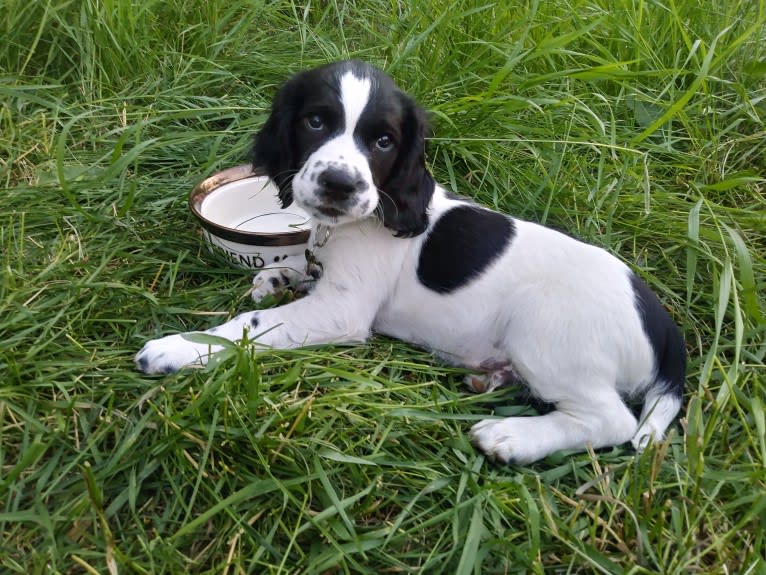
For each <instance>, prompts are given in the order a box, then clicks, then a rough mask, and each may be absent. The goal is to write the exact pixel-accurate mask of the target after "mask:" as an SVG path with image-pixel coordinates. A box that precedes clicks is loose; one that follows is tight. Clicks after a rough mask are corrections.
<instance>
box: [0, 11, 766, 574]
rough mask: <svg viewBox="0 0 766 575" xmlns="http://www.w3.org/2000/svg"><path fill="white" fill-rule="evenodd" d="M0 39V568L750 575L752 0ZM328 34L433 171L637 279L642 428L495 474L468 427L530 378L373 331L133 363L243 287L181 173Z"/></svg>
mask: <svg viewBox="0 0 766 575" xmlns="http://www.w3.org/2000/svg"><path fill="white" fill-rule="evenodd" d="M0 36H1V37H2V42H0V185H1V186H2V188H3V190H2V196H1V197H0V207H1V208H0V261H1V263H2V272H0V534H1V538H0V572H1V573H3V574H5V573H9V574H10V573H24V574H36V573H110V574H114V573H211V574H212V573H221V574H232V575H234V574H239V573H254V574H259V573H374V574H379V573H427V574H430V573H446V574H460V575H464V574H469V573H470V574H479V573H482V574H483V573H543V572H551V573H570V572H571V573H656V572H659V573H675V574H688V573H741V574H747V573H753V574H756V573H766V563H765V562H764V559H763V556H764V553H765V552H766V549H765V547H766V545H764V531H766V423H764V402H765V401H766V391H765V390H764V382H765V381H766V369H764V366H763V361H764V354H765V353H766V327H765V324H764V313H766V310H765V309H764V296H763V294H764V291H765V290H766V138H765V136H766V130H765V128H764V118H766V104H765V99H766V82H765V81H764V79H765V77H766V1H764V0H715V1H705V0H645V1H644V0H609V1H607V0H562V1H561V2H538V1H535V0H530V1H528V2H519V3H515V2H506V1H494V2H493V1H490V0H465V1H463V0H455V1H448V0H416V1H415V2H399V1H394V0H369V1H359V2H353V1H349V2H342V1H339V0H322V1H319V0H318V1H315V2H308V1H307V2H306V3H301V4H297V3H291V2H267V1H265V0H264V1H257V0H253V1H245V0H229V1H223V0H207V1H206V0H188V1H185V2H181V1H180V0H163V1H159V0H146V1H143V2H138V1H131V0H81V1H79V2H71V1H69V2H67V1H62V0H49V1H43V0H39V1H35V0H33V1H31V2H30V1H26V2H22V1H20V0H0ZM349 56H350V57H358V58H362V59H366V60H368V61H370V62H372V63H374V64H377V65H380V66H382V67H384V68H385V69H387V70H388V71H389V72H390V73H391V74H392V75H393V76H394V77H395V79H396V80H397V81H398V82H399V84H400V85H401V86H403V87H404V88H405V89H406V90H407V91H409V92H410V93H411V94H413V95H414V96H415V97H417V98H418V99H419V100H420V101H421V102H422V103H423V105H424V106H425V107H426V108H428V109H429V110H430V112H431V117H432V121H433V124H434V137H433V139H432V140H431V141H430V144H429V146H430V147H429V156H428V159H429V162H430V165H431V167H432V169H433V172H434V173H435V175H436V176H437V179H439V180H440V181H441V182H443V183H445V184H446V185H447V186H449V187H450V188H453V189H454V190H456V191H459V192H461V193H464V194H467V195H470V196H473V197H475V198H477V199H478V200H479V201H481V202H482V203H484V204H486V205H489V206H493V207H496V208H498V209H501V210H503V211H506V212H508V213H513V214H515V215H518V216H521V217H524V218H527V219H532V220H535V221H539V222H544V223H547V224H549V225H552V226H555V227H557V228H560V229H563V230H565V231H567V232H568V233H570V234H573V235H575V236H578V237H580V238H583V239H586V240H588V241H590V242H593V243H595V244H597V245H601V246H604V247H606V248H607V249H609V250H610V251H612V252H613V253H615V254H617V255H618V256H619V257H620V258H622V259H623V260H625V261H626V262H627V263H628V264H629V265H631V266H632V267H634V269H636V270H638V271H639V273H640V274H641V276H642V277H644V278H645V279H646V280H647V282H648V283H649V284H650V285H651V286H652V287H653V288H654V289H655V290H656V291H657V293H658V294H660V296H661V298H662V300H663V303H664V304H665V305H666V306H667V308H668V309H669V310H671V312H672V314H673V316H674V318H675V319H676V320H677V321H678V323H679V324H680V325H681V326H682V327H683V330H684V333H685V337H686V341H687V346H688V352H689V358H690V365H689V372H688V389H687V394H686V404H685V406H684V409H683V411H682V417H681V419H680V420H679V422H678V423H677V424H675V425H674V427H673V431H672V432H671V434H670V435H669V437H668V438H667V440H666V441H664V442H663V443H662V444H660V445H657V446H654V447H652V448H650V449H648V450H647V451H646V452H645V453H643V454H642V455H640V456H639V455H636V454H635V453H634V452H633V451H632V450H631V449H630V448H629V447H627V446H626V447H622V448H615V449H609V450H603V451H600V452H598V453H595V454H594V453H592V452H591V453H577V454H557V455H555V456H551V457H549V458H547V459H545V460H544V461H542V462H540V463H537V464H535V465H533V466H530V467H505V466H500V465H495V464H492V463H490V462H488V461H486V460H485V459H484V458H483V457H482V456H481V455H479V454H478V453H477V452H476V451H475V450H474V449H473V448H472V447H471V446H470V444H469V443H468V441H467V439H466V431H467V429H468V428H469V427H470V425H471V423H472V422H474V421H476V420H478V419H481V418H483V417H485V416H486V415H487V414H490V413H496V414H515V413H532V412H533V411H532V408H531V407H529V406H528V404H527V403H526V402H525V401H524V393H523V390H514V389H511V390H507V389H506V390H503V391H498V392H494V393H493V394H490V395H484V396H479V395H472V394H469V393H467V391H466V390H465V389H464V388H463V387H462V385H461V381H462V377H463V375H464V374H463V372H461V371H460V370H458V369H455V368H449V367H446V366H444V365H441V364H440V363H439V362H438V361H435V360H434V359H433V358H432V357H430V356H429V355H428V354H427V353H425V352H423V351H420V350H417V349H414V348H412V347H409V346H407V345H405V344H403V343H400V342H396V341H393V340H388V339H385V338H380V337H377V338H374V339H373V340H371V341H370V342H369V343H368V344H366V345H363V346H358V347H344V348H336V349H328V348H323V349H312V350H298V351H292V352H278V353H277V352H275V353H263V354H259V355H257V356H254V355H252V354H251V353H250V352H248V351H247V350H246V349H238V350H237V351H236V352H235V353H232V354H230V356H229V357H228V358H226V359H225V360H224V361H222V362H221V363H220V365H218V366H217V367H216V368H215V369H208V370H186V371H182V372H181V373H179V374H176V375H172V376H166V377H146V376H143V375H141V374H139V373H137V372H136V371H135V370H134V367H133V356H134V354H135V352H136V351H137V350H138V349H139V348H140V347H141V345H142V344H143V342H144V341H146V340H147V339H148V338H151V337H157V336H159V335H161V334H166V333H171V332H176V331H180V330H189V329H199V328H207V327H210V326H212V325H214V324H216V323H220V322H221V321H222V320H224V319H225V318H227V317H228V316H230V315H231V314H234V313H237V312H238V311H242V310H245V309H248V308H249V307H250V301H249V298H248V297H247V293H246V292H247V289H248V287H249V284H250V277H249V275H248V274H247V273H246V272H244V271H237V270H234V269H230V268H229V267H228V266H227V265H226V263H225V262H224V261H223V260H221V259H216V257H214V256H211V255H210V254H209V253H208V252H207V251H206V249H205V248H204V246H203V244H202V242H201V238H200V236H199V233H198V231H197V229H196V225H195V224H194V222H193V220H192V218H191V215H190V213H189V212H188V210H187V207H186V196H187V193H188V191H189V190H190V189H191V187H192V186H193V185H194V184H195V183H197V182H198V181H199V180H200V179H201V178H203V177H205V176H206V175H209V174H211V173H213V172H214V171H217V170H219V169H222V168H225V167H228V166H231V165H234V164H237V163H240V162H241V161H242V160H243V159H244V158H245V156H246V153H247V149H248V146H249V143H250V138H251V134H252V133H253V132H255V131H256V130H257V129H258V127H259V126H260V125H261V123H262V122H263V121H264V120H265V117H266V114H267V109H268V106H269V104H270V100H271V98H272V96H273V95H274V93H275V91H276V88H277V87H278V85H279V84H280V83H281V82H282V81H283V80H284V79H285V78H286V77H287V76H288V75H289V74H290V73H291V72H294V71H298V70H300V69H303V68H306V67H310V66H313V65H316V64H319V63H324V62H327V61H330V60H334V59H338V58H345V57H349Z"/></svg>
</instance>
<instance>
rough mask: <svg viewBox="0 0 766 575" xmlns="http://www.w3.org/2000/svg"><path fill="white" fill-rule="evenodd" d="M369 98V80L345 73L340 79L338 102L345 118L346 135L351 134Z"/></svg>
mask: <svg viewBox="0 0 766 575" xmlns="http://www.w3.org/2000/svg"><path fill="white" fill-rule="evenodd" d="M369 98H370V79H369V78H357V77H356V76H354V74H353V73H352V72H346V73H345V74H343V76H342V77H341V79H340V101H341V103H342V104H343V111H344V114H345V116H346V118H345V119H346V130H345V133H346V134H353V133H354V129H355V128H356V124H357V122H358V121H359V117H360V116H361V115H362V112H363V111H364V107H365V106H366V105H367V101H368V100H369Z"/></svg>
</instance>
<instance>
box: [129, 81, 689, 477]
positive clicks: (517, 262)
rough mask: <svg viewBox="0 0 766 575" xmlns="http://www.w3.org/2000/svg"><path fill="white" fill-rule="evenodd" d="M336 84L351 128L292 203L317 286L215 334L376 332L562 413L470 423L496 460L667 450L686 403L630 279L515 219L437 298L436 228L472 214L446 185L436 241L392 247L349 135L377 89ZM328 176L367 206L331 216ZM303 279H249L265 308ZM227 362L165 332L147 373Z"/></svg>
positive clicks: (295, 339) (267, 274)
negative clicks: (662, 373) (501, 242)
mask: <svg viewBox="0 0 766 575" xmlns="http://www.w3.org/2000/svg"><path fill="white" fill-rule="evenodd" d="M339 85H340V92H341V94H340V99H341V101H342V105H343V109H344V112H345V129H344V130H343V131H342V132H341V133H339V134H336V135H334V136H333V137H332V138H329V139H328V140H327V141H326V143H324V144H323V145H322V146H320V147H319V148H318V149H316V150H315V151H314V152H313V153H312V154H311V155H310V156H309V157H308V158H307V159H306V161H305V162H304V163H303V165H302V166H301V168H300V170H299V171H298V172H297V175H296V176H295V177H294V178H293V180H292V191H293V194H294V199H295V201H296V202H298V203H299V204H300V205H301V206H302V207H304V208H305V209H307V210H308V211H309V212H311V213H312V215H313V216H314V220H315V222H316V225H315V226H314V229H313V230H312V237H311V239H310V244H311V245H312V246H313V251H314V255H315V257H316V258H317V259H318V260H319V261H321V264H322V268H323V275H322V277H321V279H320V280H319V281H317V282H316V284H315V285H314V287H313V289H312V290H311V291H310V293H309V294H308V295H307V296H306V297H304V298H302V299H298V300H296V301H293V302H291V303H289V304H287V305H284V306H282V307H277V308H273V309H266V310H259V311H253V312H247V313H243V314H241V315H239V316H237V317H235V318H233V319H232V320H231V321H228V322H226V323H224V324H223V325H221V326H218V327H216V328H213V329H210V330H207V333H210V334H214V335H216V336H220V337H223V338H226V339H228V340H232V341H236V340H239V339H241V338H242V337H243V335H244V334H245V333H247V336H248V339H250V340H251V341H252V340H253V339H254V340H255V342H256V344H257V345H261V346H267V347H273V348H280V349H282V348H294V347H299V346H306V345H316V344H327V343H341V342H362V341H365V340H366V339H367V338H369V337H370V335H371V334H372V333H373V332H377V333H381V334H386V335H389V336H392V337H395V338H398V339H401V340H404V341H408V342H411V343H413V344H416V345H419V346H423V347H426V348H428V349H431V350H433V351H434V352H436V353H437V354H438V355H439V356H441V357H443V358H446V359H448V360H449V361H451V362H453V363H455V364H459V365H463V366H468V367H469V368H473V369H475V370H477V371H479V372H483V373H484V375H482V376H478V378H477V377H474V378H468V380H469V382H473V386H474V387H475V388H477V389H481V388H489V389H491V388H494V387H496V386H497V385H498V384H501V383H503V381H504V380H505V379H506V376H507V375H508V373H510V372H513V373H514V374H515V375H516V376H518V377H519V378H520V379H522V380H523V381H524V382H526V384H527V385H528V386H529V388H530V389H531V391H532V392H533V393H534V394H535V395H537V396H538V397H540V398H541V399H543V400H544V401H546V402H550V403H552V404H554V405H555V407H556V409H555V410H554V411H551V412H550V413H548V414H546V415H541V416H536V417H511V418H504V419H486V420H484V421H482V422H480V423H478V424H477V425H475V426H474V427H473V429H472V430H471V437H472V440H473V442H474V443H475V445H477V446H478V447H479V448H480V449H482V450H483V451H484V452H485V453H487V454H488V455H489V456H491V457H493V458H496V459H498V460H501V461H514V462H521V463H525V462H531V461H535V460H538V459H540V458H543V457H545V456H546V455H548V454H550V453H552V452H554V451H558V450H562V449H582V448H584V447H585V446H586V445H587V444H590V445H591V446H592V447H593V448H598V447H603V446H611V445H619V444H622V443H624V442H627V441H631V440H632V442H633V444H634V445H635V447H636V448H638V449H641V448H643V447H644V446H645V445H646V443H647V442H648V441H649V440H650V439H652V438H654V439H659V438H661V437H662V436H663V433H664V431H665V429H666V428H667V426H668V425H669V424H670V423H671V421H672V419H673V418H674V417H675V415H676V413H677V412H678V409H679V407H680V402H681V400H680V397H679V395H678V394H676V393H667V392H666V391H664V389H663V386H664V385H666V384H668V383H669V382H662V381H658V380H657V373H658V365H657V361H658V360H657V357H656V354H655V351H654V350H653V347H652V343H651V342H650V339H649V338H648V337H647V334H646V333H645V329H644V326H643V325H642V318H641V316H640V315H639V312H638V311H637V306H636V297H637V296H636V294H635V292H634V287H633V285H632V283H631V274H632V272H631V270H630V269H629V268H628V267H627V266H626V265H625V264H623V263H622V262H620V261H619V260H617V259H616V258H615V257H613V256H611V255H610V254H608V253H607V252H606V251H604V250H602V249H600V248H597V247H594V246H590V245H587V244H584V243H581V242H579V241H576V240H574V239H572V238H570V237H568V236H566V235H564V234H561V233H558V232H556V231H553V230H550V229H548V228H545V227H542V226H540V225H536V224H533V223H530V222H526V221H522V220H517V219H513V220H512V222H513V226H514V234H513V238H512V240H511V241H510V242H509V243H508V246H507V248H506V249H504V250H502V252H501V253H499V255H498V257H497V258H495V259H494V260H493V261H492V262H491V263H490V264H489V265H488V266H487V267H486V269H483V270H482V271H481V273H479V274H478V275H477V276H476V277H473V278H471V280H470V281H468V282H467V283H466V285H463V286H461V287H460V288H459V289H455V290H453V291H450V292H449V293H436V292H435V291H434V290H432V289H429V288H428V287H426V286H425V285H424V284H423V283H422V281H421V278H419V276H418V266H419V259H420V257H421V249H422V247H423V245H424V243H425V242H426V241H427V239H428V237H429V233H430V231H431V230H432V229H433V227H434V226H435V225H436V224H437V223H438V222H439V221H440V219H441V217H442V216H443V215H444V214H445V213H447V212H449V211H450V210H451V209H454V208H455V207H458V206H465V205H467V202H466V200H463V199H459V198H453V197H452V196H451V195H450V194H447V193H446V192H445V190H444V189H443V188H441V187H440V186H436V187H435V189H434V191H433V195H432V197H431V201H430V204H429V206H428V226H429V227H428V230H427V231H426V232H425V233H421V234H419V235H416V236H415V237H410V238H401V237H394V235H393V234H392V233H391V231H390V230H389V229H387V228H386V227H385V226H384V225H383V223H381V221H380V219H379V218H377V217H375V216H374V215H371V214H373V210H375V208H376V206H377V204H378V202H379V198H378V187H377V184H378V183H377V182H375V181H374V176H373V174H372V173H371V169H370V167H369V165H368V160H367V157H368V154H367V152H366V151H365V150H364V149H362V148H360V145H359V143H358V139H355V136H354V134H355V129H356V127H357V123H358V122H359V120H360V117H361V115H362V113H363V110H364V109H365V106H366V105H367V101H368V99H369V98H370V93H371V89H372V85H371V83H370V80H369V79H368V78H365V77H363V76H362V77H359V76H358V75H357V73H355V72H353V71H346V72H345V73H344V74H343V75H342V76H341V78H340V82H339ZM327 166H334V167H335V168H337V169H341V170H345V171H346V172H348V173H351V174H354V175H355V176H358V178H359V179H361V180H364V182H363V183H362V184H361V185H359V189H358V196H359V197H358V198H357V200H356V201H355V202H352V203H350V205H349V206H348V207H347V208H344V211H343V214H340V215H336V216H332V215H327V213H326V212H323V211H321V208H323V207H324V206H325V203H326V200H325V199H323V195H322V190H321V189H320V186H319V185H318V184H317V174H318V173H320V172H321V171H322V169H323V168H325V167H327ZM362 208H364V209H362ZM475 209H482V208H478V207H476V208H475ZM326 226H329V227H326ZM328 230H329V235H327V234H328ZM305 269H306V262H305V261H303V260H302V258H290V259H289V260H287V261H283V262H279V263H278V264H273V265H272V266H268V267H267V268H264V269H263V270H262V271H261V272H260V273H259V274H258V275H257V276H256V278H255V280H254V288H253V290H254V291H253V295H254V297H255V298H256V299H257V298H260V297H263V296H265V295H267V294H268V293H271V292H272V291H273V290H274V287H273V285H272V284H276V283H278V282H272V281H270V279H271V278H272V277H277V276H279V277H284V274H285V273H286V274H287V275H288V276H289V278H290V281H291V283H292V284H293V285H294V286H299V285H301V284H303V282H304V281H306V280H311V279H312V278H309V277H306V275H305ZM216 351H219V347H218V346H215V345H213V346H209V345H204V344H199V343H194V342H192V341H189V340H187V339H185V338H184V335H183V334H177V335H170V336H167V337H163V338H161V339H157V340H153V341H149V342H148V343H147V344H146V345H145V346H144V348H143V349H142V350H141V351H140V352H139V354H138V356H137V363H138V365H139V368H140V369H142V370H143V371H146V372H150V373H152V372H169V371H174V370H177V369H179V368H181V367H183V366H185V365H190V364H204V363H205V362H206V360H207V358H208V356H209V355H210V354H213V353H216ZM640 395H645V396H646V398H645V403H644V407H643V412H642V414H641V416H640V418H639V419H638V420H637V418H636V417H635V416H634V415H633V413H632V412H631V411H630V409H629V408H628V407H627V405H626V404H625V403H624V401H623V398H625V397H636V396H640Z"/></svg>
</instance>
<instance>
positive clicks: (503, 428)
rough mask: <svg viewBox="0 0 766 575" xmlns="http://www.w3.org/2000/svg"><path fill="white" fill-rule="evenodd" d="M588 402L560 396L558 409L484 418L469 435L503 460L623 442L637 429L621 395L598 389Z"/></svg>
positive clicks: (525, 459)
mask: <svg viewBox="0 0 766 575" xmlns="http://www.w3.org/2000/svg"><path fill="white" fill-rule="evenodd" d="M595 395H597V397H594V398H590V400H589V401H587V402H584V401H583V400H579V401H576V402H574V401H561V402H558V403H557V404H556V408H557V409H556V410H555V411H552V412H550V413H548V414H546V415H540V416H534V417H508V418H505V419H485V420H483V421H480V422H479V423H477V424H476V425H474V426H473V428H472V429H471V440H472V442H473V443H474V445H475V446H476V447H478V448H479V449H481V450H482V451H483V452H484V453H486V454H487V455H488V456H489V457H491V458H493V459H495V460H498V461H502V462H505V463H521V464H523V463H531V462H533V461H537V460H538V459H542V458H543V457H545V456H547V455H549V454H551V453H553V452H556V451H561V450H564V449H578V450H582V449H584V448H585V447H586V446H587V445H590V446H591V447H593V448H594V449H597V448H599V447H606V446H610V445H620V444H622V443H625V442H627V441H629V440H630V439H631V438H632V437H633V436H634V434H635V432H636V428H637V422H636V418H635V417H634V416H633V414H632V413H631V411H630V409H629V408H628V406H627V405H625V403H624V402H623V401H622V398H621V397H620V396H619V394H618V393H617V392H616V391H614V390H612V391H609V390H600V392H599V393H598V394H595Z"/></svg>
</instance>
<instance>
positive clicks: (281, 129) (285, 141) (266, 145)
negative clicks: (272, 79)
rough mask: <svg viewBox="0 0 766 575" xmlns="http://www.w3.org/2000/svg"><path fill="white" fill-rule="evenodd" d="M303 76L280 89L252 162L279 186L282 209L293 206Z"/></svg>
mask: <svg viewBox="0 0 766 575" xmlns="http://www.w3.org/2000/svg"><path fill="white" fill-rule="evenodd" d="M299 83H300V75H298V76H294V77H293V78H291V79H290V80H288V81H287V83H286V84H285V85H284V86H282V88H280V90H279V92H278V93H277V95H276V97H275V98H274V102H273V104H272V105H271V114H270V115H269V118H268V119H267V120H266V123H265V124H264V125H263V127H262V128H261V131H260V132H258V133H257V134H256V135H255V140H254V142H253V150H252V156H251V160H252V163H253V167H255V168H263V169H265V170H266V174H267V175H268V176H269V178H271V180H272V181H273V182H274V183H275V184H276V185H277V186H278V187H279V199H280V201H281V202H282V207H283V208H286V207H287V206H289V205H290V204H291V203H293V192H292V180H293V176H294V175H295V173H296V172H297V171H298V158H297V155H296V152H295V143H294V138H293V137H292V136H293V126H294V124H295V122H294V120H295V115H296V114H297V113H298V110H300V106H301V101H300V99H301V95H300V94H301V90H300V89H299V88H300V86H299Z"/></svg>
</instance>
